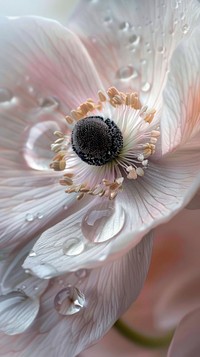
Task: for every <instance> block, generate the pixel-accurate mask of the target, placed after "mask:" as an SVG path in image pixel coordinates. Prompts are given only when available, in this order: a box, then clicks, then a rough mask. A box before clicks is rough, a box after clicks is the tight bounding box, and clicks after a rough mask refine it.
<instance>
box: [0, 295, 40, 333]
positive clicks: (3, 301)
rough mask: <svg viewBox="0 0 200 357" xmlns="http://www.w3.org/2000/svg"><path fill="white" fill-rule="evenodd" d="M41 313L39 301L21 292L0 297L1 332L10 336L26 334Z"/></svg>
mask: <svg viewBox="0 0 200 357" xmlns="http://www.w3.org/2000/svg"><path fill="white" fill-rule="evenodd" d="M38 311H39V301H38V299H34V300H32V299H30V298H29V297H27V296H26V295H24V294H23V293H21V292H19V291H18V292H11V293H9V294H7V295H1V296H0V331H1V332H4V333H6V334H8V335H16V334H18V333H22V332H24V331H25V330H26V329H27V328H28V327H29V326H30V325H31V324H32V322H33V321H34V319H35V318H36V316H37V313H38Z"/></svg>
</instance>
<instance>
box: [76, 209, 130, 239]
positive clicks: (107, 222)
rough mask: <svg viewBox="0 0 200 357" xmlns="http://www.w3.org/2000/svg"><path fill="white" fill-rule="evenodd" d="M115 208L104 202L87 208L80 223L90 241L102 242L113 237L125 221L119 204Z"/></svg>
mask: <svg viewBox="0 0 200 357" xmlns="http://www.w3.org/2000/svg"><path fill="white" fill-rule="evenodd" d="M116 207H117V209H116V210H115V209H114V207H113V206H112V205H110V206H109V204H108V203H106V202H104V203H102V204H99V205H96V206H94V207H92V208H90V209H89V210H88V212H87V213H86V215H85V216H84V218H83V220H82V224H81V229H82V232H83V235H84V236H85V238H86V239H87V240H89V241H91V242H95V243H98V242H104V241H107V240H109V239H112V238H114V237H115V236H116V235H117V234H118V233H120V231H121V230H122V228H123V226H124V223H125V212H124V210H123V209H122V208H121V207H120V206H116Z"/></svg>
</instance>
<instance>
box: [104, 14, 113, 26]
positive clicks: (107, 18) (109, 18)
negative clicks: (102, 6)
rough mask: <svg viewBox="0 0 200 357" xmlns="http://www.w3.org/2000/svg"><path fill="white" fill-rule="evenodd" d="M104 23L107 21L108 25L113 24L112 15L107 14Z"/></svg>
mask: <svg viewBox="0 0 200 357" xmlns="http://www.w3.org/2000/svg"><path fill="white" fill-rule="evenodd" d="M104 23H105V24H106V25H109V24H111V23H112V17H111V16H106V17H105V18H104Z"/></svg>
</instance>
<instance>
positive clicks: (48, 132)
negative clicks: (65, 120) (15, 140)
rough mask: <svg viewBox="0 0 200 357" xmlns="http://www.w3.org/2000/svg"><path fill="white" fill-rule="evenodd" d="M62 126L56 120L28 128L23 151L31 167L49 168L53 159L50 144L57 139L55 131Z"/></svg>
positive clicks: (37, 168) (38, 168) (35, 168)
mask: <svg viewBox="0 0 200 357" xmlns="http://www.w3.org/2000/svg"><path fill="white" fill-rule="evenodd" d="M59 130H60V128H59V126H58V124H57V123H55V122H54V121H43V122H39V123H37V124H35V125H33V126H31V127H29V128H27V129H26V132H25V135H24V139H25V141H24V147H23V148H22V152H23V155H24V159H25V161H26V163H27V164H28V166H29V167H31V168H32V169H34V170H48V169H49V163H50V161H51V159H52V155H53V154H52V152H51V150H50V146H51V144H52V142H53V141H54V140H55V137H54V135H53V133H54V132H55V131H59Z"/></svg>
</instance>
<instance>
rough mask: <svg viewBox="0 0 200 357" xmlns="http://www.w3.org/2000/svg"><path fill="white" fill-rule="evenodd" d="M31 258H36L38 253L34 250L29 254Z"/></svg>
mask: <svg viewBox="0 0 200 357" xmlns="http://www.w3.org/2000/svg"><path fill="white" fill-rule="evenodd" d="M29 257H36V252H35V251H34V250H33V249H32V250H31V251H30V252H29Z"/></svg>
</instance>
